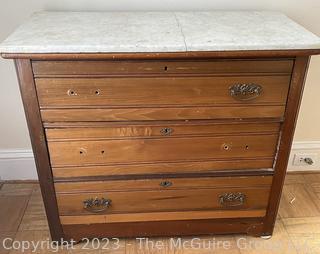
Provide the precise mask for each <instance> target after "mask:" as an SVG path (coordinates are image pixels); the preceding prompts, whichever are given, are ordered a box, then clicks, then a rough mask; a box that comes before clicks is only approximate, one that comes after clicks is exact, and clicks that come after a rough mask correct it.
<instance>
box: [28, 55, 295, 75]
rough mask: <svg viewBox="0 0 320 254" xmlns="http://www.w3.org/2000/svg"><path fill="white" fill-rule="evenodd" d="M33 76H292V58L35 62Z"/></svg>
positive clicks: (33, 63)
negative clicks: (272, 74) (250, 74)
mask: <svg viewBox="0 0 320 254" xmlns="http://www.w3.org/2000/svg"><path fill="white" fill-rule="evenodd" d="M32 67H33V73H34V75H35V76H36V77H43V76H63V75H67V76H76V75H136V74H145V75H148V74H161V75H165V74H219V73H291V71H292V67H293V60H292V59H270V60H236V59H233V60H215V61H210V60H208V61H33V62H32Z"/></svg>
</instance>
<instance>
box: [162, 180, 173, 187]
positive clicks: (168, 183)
mask: <svg viewBox="0 0 320 254" xmlns="http://www.w3.org/2000/svg"><path fill="white" fill-rule="evenodd" d="M171 185H172V182H170V181H163V182H161V183H160V186H161V187H170V186H171Z"/></svg>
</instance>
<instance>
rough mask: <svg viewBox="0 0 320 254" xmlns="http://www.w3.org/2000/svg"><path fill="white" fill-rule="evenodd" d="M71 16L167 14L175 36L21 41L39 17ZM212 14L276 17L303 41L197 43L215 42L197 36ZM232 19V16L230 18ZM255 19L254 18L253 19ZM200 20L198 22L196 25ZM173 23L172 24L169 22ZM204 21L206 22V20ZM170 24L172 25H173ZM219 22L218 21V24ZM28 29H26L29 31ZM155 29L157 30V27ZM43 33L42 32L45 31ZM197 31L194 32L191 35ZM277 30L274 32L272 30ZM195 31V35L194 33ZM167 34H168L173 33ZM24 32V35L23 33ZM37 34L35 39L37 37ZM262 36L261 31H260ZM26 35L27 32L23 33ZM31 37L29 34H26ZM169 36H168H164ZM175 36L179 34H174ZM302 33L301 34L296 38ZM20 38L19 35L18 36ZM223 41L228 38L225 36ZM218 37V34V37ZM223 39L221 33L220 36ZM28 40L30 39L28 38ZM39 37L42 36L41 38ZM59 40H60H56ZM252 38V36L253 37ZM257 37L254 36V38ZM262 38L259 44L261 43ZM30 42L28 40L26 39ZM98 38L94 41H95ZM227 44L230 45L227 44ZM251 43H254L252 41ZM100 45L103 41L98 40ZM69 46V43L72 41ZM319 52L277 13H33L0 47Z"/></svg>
mask: <svg viewBox="0 0 320 254" xmlns="http://www.w3.org/2000/svg"><path fill="white" fill-rule="evenodd" d="M68 13H69V14H73V15H84V14H85V15H94V14H95V15H101V14H105V13H111V14H113V15H118V14H130V15H131V14H134V15H137V14H140V15H143V14H155V13H157V14H166V15H173V16H174V19H175V20H176V24H172V25H173V28H172V31H173V32H174V33H175V34H170V33H169V35H168V37H169V36H171V37H170V38H169V39H171V41H170V40H169V41H170V42H169V43H167V44H166V41H167V40H164V41H162V42H159V43H158V44H157V43H155V42H157V40H161V39H163V38H157V37H155V38H150V41H146V42H144V43H140V44H139V43H134V42H135V41H133V42H132V41H131V42H130V41H129V42H128V41H127V43H123V44H122V45H121V44H120V43H117V44H116V43H114V44H112V43H111V44H107V43H101V44H95V43H90V41H89V43H87V45H85V42H84V45H81V41H80V40H81V38H79V41H77V43H75V44H72V43H69V44H68V43H66V41H64V42H65V43H62V44H59V43H58V39H57V40H56V41H54V40H51V41H52V42H53V43H55V44H52V43H51V44H50V42H49V41H50V40H49V41H48V43H47V44H46V43H45V40H44V42H43V43H42V44H41V43H39V44H37V42H36V41H37V40H36V39H37V38H35V39H34V41H32V40H31V42H30V40H29V41H28V43H24V39H23V36H24V34H23V30H24V29H29V30H32V27H33V23H32V22H34V19H38V22H41V18H42V17H46V16H48V15H55V14H56V15H58V14H59V15H64V14H68ZM213 13H216V14H220V15H221V14H234V15H253V16H254V15H256V16H259V15H261V16H265V17H268V16H270V17H276V18H278V19H279V21H278V22H280V23H281V22H283V25H284V26H285V27H284V28H282V29H285V28H286V27H288V29H289V28H290V29H293V30H294V31H295V32H296V35H295V36H297V38H302V39H301V40H300V41H291V42H289V41H284V40H282V41H281V38H278V37H277V38H275V41H268V42H267V40H263V37H260V38H258V39H257V38H256V41H250V40H249V39H248V42H247V41H246V40H244V39H243V38H242V42H241V41H240V42H239V43H237V42H236V41H235V39H236V37H235V35H234V34H231V35H232V36H230V38H227V39H225V41H224V40H223V38H222V39H221V38H218V39H217V41H213V42H212V41H210V43H206V41H205V39H206V38H204V39H202V40H201V38H200V39H199V41H197V40H196V39H197V36H198V37H200V36H201V35H203V36H207V37H210V36H211V37H210V38H212V37H213V38H215V37H214V36H215V34H214V33H215V31H214V30H213V29H212V28H211V27H209V28H210V29H211V31H210V32H211V34H209V35H208V34H206V31H203V34H199V31H200V33H201V32H202V31H201V29H200V28H201V25H202V24H201V22H200V21H201V17H202V16H205V15H211V16H209V18H210V17H211V18H212V19H213V20H214V18H215V16H214V15H212V14H213ZM186 15H187V21H184V20H183V18H181V16H186ZM189 16H190V17H191V16H193V18H196V21H197V22H198V23H199V24H198V25H199V29H197V27H194V24H193V23H194V22H192V20H190V21H191V22H190V23H188V19H189ZM231 16H232V15H231ZM253 18H254V17H253ZM190 19H191V18H190ZM199 20H200V21H199ZM171 21H172V20H171ZM205 21H206V19H205ZM172 22H173V21H172ZM214 22H217V20H214ZM218 22H219V21H218ZM28 26H29V27H28ZM257 27H259V26H255V27H254V28H257ZM156 28H157V27H156ZM44 29H45V28H44ZM194 29H196V31H194ZM274 29H277V28H274ZM197 30H199V31H198V34H196V33H197ZM172 31H170V32H172ZM24 32H25V31H24ZM39 32H41V31H38V34H37V35H38V36H39ZM161 32H162V33H165V32H166V31H165V30H163V31H161ZM249 32H250V31H248V33H247V34H249ZM262 32H263V30H262ZM25 33H26V34H28V32H25ZM29 33H31V32H29ZM167 33H168V32H167ZM177 33H178V34H177ZM299 33H301V34H299ZM17 34H20V36H21V38H20V40H21V41H20V42H19V40H18V39H19V36H18V39H17V38H15V36H16V37H17ZM21 34H22V35H21ZM225 34H226V37H227V36H228V34H227V33H225ZM162 35H163V34H162ZM218 35H220V36H221V33H220V34H218ZM222 35H223V33H222ZM29 36H30V35H29ZM40 36H41V35H40ZM56 37H59V36H56ZM253 37H254V36H253ZM256 37H257V36H256ZM261 38H262V40H261ZM29 39H30V37H29ZM98 39H99V37H97V40H98ZM228 40H229V41H228ZM252 40H253V39H252ZM101 41H103V40H101ZM71 42H72V41H71ZM318 49H320V38H319V37H318V36H316V35H314V34H313V33H311V32H310V31H308V30H307V29H305V28H304V27H303V26H301V25H299V24H298V23H296V22H294V21H292V20H291V19H290V18H288V17H287V16H286V15H284V14H282V13H280V12H270V11H213V12H210V11H199V12H198V11H197V12H195V11H194V12H192V11H189V12H173V11H172V12H48V11H44V12H37V13H34V14H33V15H32V16H31V17H29V19H28V20H27V22H26V23H24V24H22V25H21V26H19V27H18V28H17V29H16V30H15V32H13V33H12V34H11V35H10V36H9V37H8V38H7V39H6V40H5V41H4V42H3V43H1V44H0V53H1V54H38V53H39V54H46V53H52V54H58V53H65V54H67V53H75V54H76V53H134V52H136V53H150V52H157V53H166V52H167V53H171V52H195V51H256V50H261V51H262V50H263V51H267V50H318Z"/></svg>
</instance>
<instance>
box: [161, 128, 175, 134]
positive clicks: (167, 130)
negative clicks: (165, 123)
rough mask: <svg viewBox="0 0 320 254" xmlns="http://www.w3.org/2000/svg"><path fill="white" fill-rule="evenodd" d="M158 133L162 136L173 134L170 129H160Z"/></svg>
mask: <svg viewBox="0 0 320 254" xmlns="http://www.w3.org/2000/svg"><path fill="white" fill-rule="evenodd" d="M160 133H161V134H162V135H164V136H167V135H171V134H172V133H173V129H172V128H162V129H161V130H160Z"/></svg>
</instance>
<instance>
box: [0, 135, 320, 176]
mask: <svg viewBox="0 0 320 254" xmlns="http://www.w3.org/2000/svg"><path fill="white" fill-rule="evenodd" d="M297 152H302V153H315V154H318V160H317V163H316V164H315V165H313V166H307V165H306V166H299V167H297V166H293V165H292V161H293V156H294V154H295V153H297ZM314 171H319V172H320V141H311V142H295V143H294V144H293V146H292V149H291V154H290V159H289V164H288V172H314ZM0 180H6V181H14V180H38V176H37V171H36V166H35V162H34V158H33V153H32V151H31V150H23V149H12V150H0Z"/></svg>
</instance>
